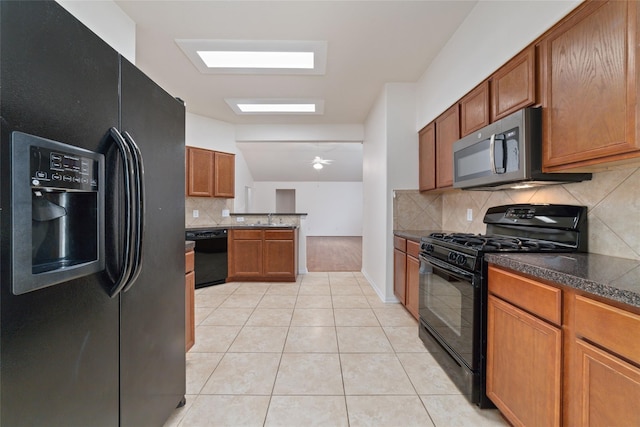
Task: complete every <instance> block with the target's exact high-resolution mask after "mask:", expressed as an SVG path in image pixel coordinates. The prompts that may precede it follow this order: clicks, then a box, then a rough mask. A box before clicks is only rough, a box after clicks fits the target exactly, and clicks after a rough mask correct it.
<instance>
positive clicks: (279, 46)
mask: <svg viewBox="0 0 640 427" xmlns="http://www.w3.org/2000/svg"><path fill="white" fill-rule="evenodd" d="M176 43H177V44H178V46H179V47H180V49H182V51H183V52H184V53H185V55H187V57H188V58H189V59H190V60H191V62H192V63H193V65H194V66H195V67H196V68H197V69H198V70H199V71H200V72H201V73H203V74H315V75H319V74H324V73H325V69H326V66H327V42H326V41H304V40H191V39H176Z"/></svg>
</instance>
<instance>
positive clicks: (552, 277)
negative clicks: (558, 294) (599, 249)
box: [485, 253, 640, 309]
mask: <svg viewBox="0 0 640 427" xmlns="http://www.w3.org/2000/svg"><path fill="white" fill-rule="evenodd" d="M485 260H486V261H487V262H489V263H491V264H495V265H497V266H500V267H505V268H508V269H511V270H514V271H517V272H520V273H523V274H526V275H528V276H531V277H534V278H537V279H541V280H546V281H550V282H554V283H557V284H560V285H564V286H566V287H568V288H573V289H575V290H577V291H582V292H585V293H587V294H591V295H594V296H598V297H601V298H605V299H608V300H611V301H616V302H620V303H623V304H627V305H630V306H632V307H635V308H639V309H640V261H638V260H632V259H626V258H617V257H611V256H606V255H599V254H585V253H575V254H569V253H567V254H558V253H554V254H539V253H538V254H496V253H490V254H486V255H485Z"/></svg>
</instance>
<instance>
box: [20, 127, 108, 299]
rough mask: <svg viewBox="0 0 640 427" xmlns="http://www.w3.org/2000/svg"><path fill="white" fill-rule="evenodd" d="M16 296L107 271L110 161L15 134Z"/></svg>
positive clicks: (82, 151)
mask: <svg viewBox="0 0 640 427" xmlns="http://www.w3.org/2000/svg"><path fill="white" fill-rule="evenodd" d="M12 156H13V157H12V203H11V209H12V220H13V227H12V230H13V239H12V241H13V262H12V276H13V293H14V294H15V295H19V294H23V293H26V292H30V291H33V290H36V289H40V288H44V287H47V286H51V285H55V284H58V283H62V282H66V281H68V280H71V279H75V278H79V277H82V276H86V275H89V274H92V273H96V272H98V271H101V270H103V269H104V267H105V260H104V257H105V245H104V198H105V196H104V156H103V155H102V154H99V153H95V152H92V151H88V150H85V149H81V148H78V147H74V146H71V145H67V144H63V143H60V142H56V141H52V140H48V139H44V138H40V137H37V136H33V135H28V134H25V133H21V132H13V134H12Z"/></svg>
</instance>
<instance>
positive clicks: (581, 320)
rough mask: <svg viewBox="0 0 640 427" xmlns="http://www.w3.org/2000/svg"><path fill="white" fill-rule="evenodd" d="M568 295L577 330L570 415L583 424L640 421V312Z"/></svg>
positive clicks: (570, 368)
mask: <svg viewBox="0 0 640 427" xmlns="http://www.w3.org/2000/svg"><path fill="white" fill-rule="evenodd" d="M565 300H566V305H567V308H568V310H567V312H568V314H569V315H568V316H567V321H568V324H569V326H570V327H571V331H572V337H571V340H570V342H569V343H568V344H569V345H568V347H569V348H570V350H569V351H567V353H568V355H570V356H572V359H571V362H570V365H569V366H568V367H567V370H568V371H569V375H568V376H567V381H568V384H567V395H570V396H572V399H571V400H569V402H567V405H566V406H567V407H566V410H567V412H568V415H567V417H566V418H567V419H568V420H571V425H580V426H640V412H639V411H638V410H637V402H640V315H639V314H638V313H632V312H629V311H627V310H623V309H621V308H619V307H614V306H611V305H609V304H605V303H603V302H601V301H596V300H594V299H592V298H589V297H586V296H583V295H577V294H574V293H570V292H568V293H567V295H566V298H565ZM573 420H575V421H573Z"/></svg>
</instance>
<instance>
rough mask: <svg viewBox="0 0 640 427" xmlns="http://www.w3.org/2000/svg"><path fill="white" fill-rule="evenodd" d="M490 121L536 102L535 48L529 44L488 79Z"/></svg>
mask: <svg viewBox="0 0 640 427" xmlns="http://www.w3.org/2000/svg"><path fill="white" fill-rule="evenodd" d="M490 87H491V121H492V122H494V121H496V120H499V119H501V118H503V117H505V116H508V115H509V114H511V113H513V112H515V111H517V110H519V109H521V108H524V107H528V106H530V105H534V104H535V103H536V50H535V46H529V47H528V48H526V49H525V50H523V51H522V52H520V53H519V54H518V55H517V56H515V57H514V58H513V59H511V60H510V61H509V62H507V63H506V64H505V65H503V66H502V67H501V68H500V69H499V70H498V71H496V72H495V73H494V74H493V76H491V79H490Z"/></svg>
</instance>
